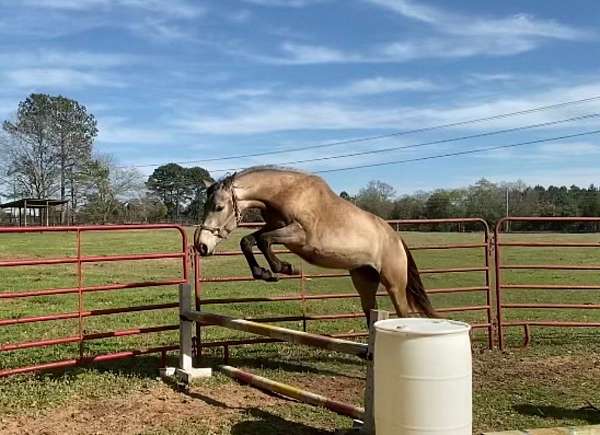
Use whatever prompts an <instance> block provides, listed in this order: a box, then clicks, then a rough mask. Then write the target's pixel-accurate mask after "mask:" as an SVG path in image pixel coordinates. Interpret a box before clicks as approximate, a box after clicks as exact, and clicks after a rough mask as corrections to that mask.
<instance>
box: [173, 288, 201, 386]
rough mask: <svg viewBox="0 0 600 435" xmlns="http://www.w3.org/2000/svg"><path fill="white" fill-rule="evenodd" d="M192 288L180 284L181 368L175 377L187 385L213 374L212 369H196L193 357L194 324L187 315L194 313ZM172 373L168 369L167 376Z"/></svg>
mask: <svg viewBox="0 0 600 435" xmlns="http://www.w3.org/2000/svg"><path fill="white" fill-rule="evenodd" d="M192 302H193V299H192V286H191V285H190V284H189V283H186V284H179V367H178V368H177V369H175V376H176V377H177V378H178V379H179V380H181V381H182V382H183V383H185V384H189V383H190V382H191V381H192V380H193V379H195V378H206V377H209V376H210V375H211V374H212V370H211V369H210V367H207V368H194V366H193V355H192V350H193V346H192V339H193V337H194V322H193V321H191V320H188V319H187V317H186V315H187V313H188V312H190V311H192ZM170 373H171V372H170V371H169V370H168V369H167V370H166V371H165V374H167V375H168V374H170Z"/></svg>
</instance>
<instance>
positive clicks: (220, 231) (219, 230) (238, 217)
mask: <svg viewBox="0 0 600 435" xmlns="http://www.w3.org/2000/svg"><path fill="white" fill-rule="evenodd" d="M231 202H232V204H233V210H234V214H233V216H231V217H230V218H229V219H228V220H227V222H225V224H224V225H222V226H221V227H209V226H207V225H198V228H200V229H201V230H204V231H208V232H209V233H211V234H212V235H213V236H216V237H218V238H219V239H226V238H227V237H229V234H231V231H230V230H228V229H227V225H228V224H229V222H231V220H232V219H235V224H236V225H237V224H239V223H240V222H241V221H242V212H241V211H240V208H239V206H238V200H237V197H236V196H235V191H234V190H233V188H231Z"/></svg>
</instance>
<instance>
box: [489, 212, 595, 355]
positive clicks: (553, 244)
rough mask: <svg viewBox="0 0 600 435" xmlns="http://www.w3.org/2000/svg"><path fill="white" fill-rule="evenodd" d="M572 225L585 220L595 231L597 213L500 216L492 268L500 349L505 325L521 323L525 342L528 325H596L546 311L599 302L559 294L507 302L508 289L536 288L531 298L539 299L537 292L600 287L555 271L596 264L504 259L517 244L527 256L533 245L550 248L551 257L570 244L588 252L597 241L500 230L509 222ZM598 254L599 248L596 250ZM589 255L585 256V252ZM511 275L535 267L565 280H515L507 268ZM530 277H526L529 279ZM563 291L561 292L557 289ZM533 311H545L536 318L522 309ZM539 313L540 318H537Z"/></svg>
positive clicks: (524, 291) (582, 307)
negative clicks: (512, 235) (514, 235)
mask: <svg viewBox="0 0 600 435" xmlns="http://www.w3.org/2000/svg"><path fill="white" fill-rule="evenodd" d="M511 224H513V226H514V225H515V224H516V225H519V224H520V225H523V224H528V225H534V226H536V225H537V226H542V225H555V226H556V225H563V226H564V225H575V224H580V225H581V224H585V225H593V226H594V227H595V228H594V230H595V231H598V224H600V217H507V218H504V219H501V220H500V221H499V222H498V223H497V225H496V228H495V231H494V240H495V242H494V250H495V263H496V264H495V268H496V274H495V275H496V317H497V323H498V343H499V347H500V349H503V348H504V347H505V345H506V340H505V329H506V328H508V327H522V328H523V330H524V335H525V341H524V343H525V344H528V343H529V341H530V334H531V327H533V326H535V327H558V328H582V327H600V322H594V321H589V320H587V321H586V320H574V321H573V320H556V319H555V318H554V319H549V318H548V317H549V313H553V316H552V317H555V316H554V314H557V312H558V311H559V310H594V309H600V303H593V302H585V303H564V302H562V301H563V300H564V298H562V297H561V301H560V302H559V303H555V302H551V303H548V302H540V301H539V300H527V301H522V300H520V301H519V302H508V301H507V296H508V292H512V293H514V292H515V291H519V292H520V293H521V294H522V295H524V296H522V297H526V295H527V294H528V293H532V292H537V293H536V296H535V299H540V298H541V297H542V296H540V294H539V293H540V292H543V291H544V292H553V293H556V292H558V291H564V292H568V291H580V292H579V293H582V292H586V291H596V290H600V285H598V284H595V285H593V284H587V283H586V284H581V283H573V282H572V278H571V279H570V278H565V277H563V278H561V277H560V276H559V274H560V273H561V272H562V271H572V272H583V271H595V270H600V264H568V263H564V262H560V260H561V259H560V258H559V262H558V263H553V264H547V263H530V262H528V263H526V264H524V263H517V262H515V261H512V262H511V263H506V258H505V257H506V256H507V255H508V253H507V251H508V250H509V249H511V250H512V251H511V253H513V254H514V253H515V250H516V249H517V248H523V250H524V249H528V251H527V252H528V253H529V254H528V257H529V256H531V254H530V253H531V252H532V251H533V250H534V249H552V248H555V249H554V250H553V251H552V254H553V257H560V253H561V251H559V249H561V250H562V249H568V250H570V251H571V252H573V248H582V249H585V250H586V252H588V253H589V250H590V249H592V250H593V249H594V248H596V249H598V248H600V243H599V242H589V241H582V242H574V241H571V240H569V241H566V242H561V241H558V240H555V239H556V238H557V236H556V235H555V234H554V233H553V236H552V237H553V240H550V241H546V240H542V241H526V240H524V236H523V234H522V233H519V240H510V239H508V237H509V235H508V234H507V233H506V232H505V231H503V229H504V228H507V227H508V226H509V225H511ZM530 234H531V233H530ZM596 252H597V254H600V251H596ZM588 257H589V256H588ZM511 271H512V274H513V275H515V271H520V272H527V271H529V272H530V273H535V271H552V274H553V276H552V277H551V278H553V279H554V280H560V279H565V280H568V282H566V283H564V284H563V283H558V284H556V283H547V284H540V283H539V282H536V283H531V282H524V281H523V279H520V280H518V282H515V280H516V277H515V276H513V277H512V278H513V279H510V278H509V277H508V276H507V272H511ZM529 281H530V280H529ZM561 294H565V293H561ZM532 310H533V311H543V312H544V313H546V315H542V316H536V318H533V319H532V318H531V317H530V318H525V316H524V315H523V313H524V312H525V311H526V312H527V313H529V315H530V316H531V313H532ZM508 315H510V316H511V317H513V316H514V317H516V318H511V319H510V320H507V316H508ZM540 317H541V318H540Z"/></svg>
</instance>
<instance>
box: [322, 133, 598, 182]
mask: <svg viewBox="0 0 600 435" xmlns="http://www.w3.org/2000/svg"><path fill="white" fill-rule="evenodd" d="M598 133H600V130H591V131H586V132H583V133H575V134H569V135H565V136H556V137H551V138H546V139H537V140H531V141H527V142H519V143H516V144H510V145H497V146H492V147H484V148H474V149H471V150H466V151H457V152H453V153H445V154H437V155H433V156H426V157H416V158H413V159H404V160H394V161H391V162H380V163H371V164H365V165H358V166H348V167H345V168H335V169H324V170H321V171H314V173H315V174H325V173H331V172H341V171H350V170H353V169H364V168H374V167H379V166H388V165H397V164H401V163H410V162H419V161H423V160H434V159H440V158H444V157H454V156H463V155H466V154H475V153H482V152H486V151H494V150H500V149H506V148H516V147H520V146H525V145H533V144H538V143H544V142H553V141H557V140H562V139H570V138H573V137H580V136H586V135H591V134H598Z"/></svg>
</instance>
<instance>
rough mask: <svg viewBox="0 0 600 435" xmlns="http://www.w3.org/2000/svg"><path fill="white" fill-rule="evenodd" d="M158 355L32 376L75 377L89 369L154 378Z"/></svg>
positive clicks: (51, 377) (157, 374)
mask: <svg viewBox="0 0 600 435" xmlns="http://www.w3.org/2000/svg"><path fill="white" fill-rule="evenodd" d="M159 367H160V357H159V356H154V355H142V356H136V357H134V358H127V359H122V360H114V361H106V362H100V363H89V364H83V365H81V366H76V367H69V368H67V369H56V370H48V371H43V372H41V373H37V374H35V375H34V376H35V377H36V378H37V379H73V380H74V379H76V378H77V377H78V376H80V375H81V374H82V373H85V372H89V371H90V370H93V371H96V372H99V373H111V374H114V375H118V376H130V377H136V378H139V379H156V378H157V377H158V376H159V371H158V369H159Z"/></svg>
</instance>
